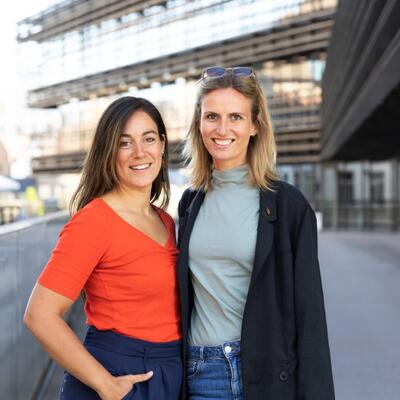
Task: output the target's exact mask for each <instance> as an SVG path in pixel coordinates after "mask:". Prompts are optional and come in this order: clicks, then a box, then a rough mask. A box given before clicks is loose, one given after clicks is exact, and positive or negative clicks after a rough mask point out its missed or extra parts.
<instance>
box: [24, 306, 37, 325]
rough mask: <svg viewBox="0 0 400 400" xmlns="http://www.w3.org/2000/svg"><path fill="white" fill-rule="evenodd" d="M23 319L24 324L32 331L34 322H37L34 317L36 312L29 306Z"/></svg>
mask: <svg viewBox="0 0 400 400" xmlns="http://www.w3.org/2000/svg"><path fill="white" fill-rule="evenodd" d="M22 321H23V323H24V325H25V326H26V328H27V329H29V330H30V331H32V329H33V326H34V323H35V317H34V313H33V312H32V310H31V309H30V307H29V306H28V307H27V308H26V310H25V313H24V317H23V319H22Z"/></svg>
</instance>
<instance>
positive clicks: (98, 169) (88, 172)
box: [70, 96, 170, 214]
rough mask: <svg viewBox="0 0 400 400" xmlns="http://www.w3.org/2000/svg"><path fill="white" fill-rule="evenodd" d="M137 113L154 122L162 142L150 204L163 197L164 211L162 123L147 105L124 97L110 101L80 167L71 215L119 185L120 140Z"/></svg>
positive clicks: (165, 168)
mask: <svg viewBox="0 0 400 400" xmlns="http://www.w3.org/2000/svg"><path fill="white" fill-rule="evenodd" d="M137 111H143V112H145V113H146V114H147V115H148V116H149V117H150V118H151V119H152V120H153V121H154V122H155V124H156V125H157V130H158V134H159V136H160V139H161V140H162V141H163V142H164V154H163V160H162V166H161V168H160V172H159V173H158V175H157V177H156V179H155V180H154V182H153V185H152V187H151V196H150V201H151V202H152V203H153V202H155V201H156V200H158V199H159V198H160V197H161V196H162V201H161V204H160V206H161V208H165V207H167V205H168V203H169V199H170V185H169V179H168V139H167V132H166V129H165V125H164V122H163V119H162V117H161V114H160V112H159V111H158V109H157V108H156V107H155V106H154V105H153V104H152V103H151V102H150V101H148V100H146V99H143V98H141V97H132V96H125V97H121V98H119V99H117V100H115V101H113V102H112V103H111V104H110V105H109V106H108V107H107V109H106V110H105V111H104V112H103V114H102V116H101V117H100V120H99V123H98V125H97V128H96V131H95V134H94V137H93V141H92V144H91V146H90V149H89V152H88V154H87V156H86V159H85V162H84V165H83V169H82V176H81V180H80V182H79V185H78V188H77V189H76V191H75V193H74V194H73V196H72V198H71V201H70V212H71V214H73V213H74V212H76V211H78V210H80V209H81V208H83V207H84V206H85V205H86V204H88V203H89V202H90V201H91V200H93V199H94V198H95V197H99V196H102V195H103V194H105V193H107V192H109V191H110V190H112V189H114V188H115V187H117V186H118V185H119V183H120V182H119V179H118V176H117V172H116V158H117V153H118V149H119V140H120V137H121V135H122V133H123V131H124V128H125V125H126V123H127V121H128V119H129V118H130V117H131V116H132V115H133V114H134V113H135V112H137Z"/></svg>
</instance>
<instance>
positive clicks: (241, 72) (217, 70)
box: [201, 67, 254, 79]
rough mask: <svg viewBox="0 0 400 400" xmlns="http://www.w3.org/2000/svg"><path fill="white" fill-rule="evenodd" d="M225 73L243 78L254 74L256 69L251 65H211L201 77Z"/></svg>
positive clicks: (215, 76) (218, 75) (217, 76)
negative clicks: (226, 66)
mask: <svg viewBox="0 0 400 400" xmlns="http://www.w3.org/2000/svg"><path fill="white" fill-rule="evenodd" d="M224 75H233V76H237V77H241V78H247V77H249V76H253V75H254V71H253V69H252V68H250V67H232V68H224V67H210V68H206V69H205V70H204V71H203V73H202V74H201V79H207V78H219V77H221V76H224Z"/></svg>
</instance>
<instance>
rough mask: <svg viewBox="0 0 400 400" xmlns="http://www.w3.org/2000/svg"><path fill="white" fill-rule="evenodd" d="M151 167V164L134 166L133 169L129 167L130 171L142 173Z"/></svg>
mask: <svg viewBox="0 0 400 400" xmlns="http://www.w3.org/2000/svg"><path fill="white" fill-rule="evenodd" d="M150 165H151V163H148V164H140V165H133V166H131V167H129V168H130V169H133V170H134V171H141V170H143V169H147V168H149V167H150Z"/></svg>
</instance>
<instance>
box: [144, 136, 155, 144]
mask: <svg viewBox="0 0 400 400" xmlns="http://www.w3.org/2000/svg"><path fill="white" fill-rule="evenodd" d="M144 141H145V142H146V143H154V142H155V141H156V138H155V137H153V136H147V137H146V138H145V139H144Z"/></svg>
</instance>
